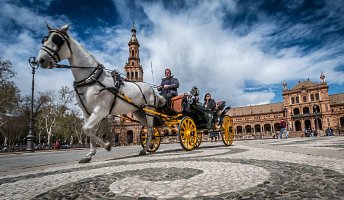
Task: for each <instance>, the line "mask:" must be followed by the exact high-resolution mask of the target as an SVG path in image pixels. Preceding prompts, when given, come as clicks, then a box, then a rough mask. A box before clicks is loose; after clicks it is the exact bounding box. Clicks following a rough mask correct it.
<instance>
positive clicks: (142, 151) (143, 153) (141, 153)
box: [139, 149, 147, 156]
mask: <svg viewBox="0 0 344 200" xmlns="http://www.w3.org/2000/svg"><path fill="white" fill-rule="evenodd" d="M146 154H147V153H146V151H145V150H144V149H142V150H141V151H140V153H139V155H140V156H144V155H146Z"/></svg>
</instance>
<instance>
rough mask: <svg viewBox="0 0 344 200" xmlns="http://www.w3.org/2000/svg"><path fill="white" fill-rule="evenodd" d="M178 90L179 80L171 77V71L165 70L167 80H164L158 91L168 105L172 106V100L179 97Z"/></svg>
mask: <svg viewBox="0 0 344 200" xmlns="http://www.w3.org/2000/svg"><path fill="white" fill-rule="evenodd" d="M177 88H179V81H178V79H176V78H174V77H173V76H172V75H171V70H170V69H165V78H163V79H162V81H161V84H160V86H158V91H160V94H161V95H162V96H163V97H165V99H166V102H167V105H170V101H171V98H172V97H174V96H177V95H178V92H177Z"/></svg>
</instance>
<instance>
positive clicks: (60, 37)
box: [41, 29, 72, 63]
mask: <svg viewBox="0 0 344 200" xmlns="http://www.w3.org/2000/svg"><path fill="white" fill-rule="evenodd" d="M52 33H55V34H54V35H53V37H52V38H51V40H52V42H53V43H54V44H55V45H56V46H57V49H56V50H53V49H51V48H49V47H47V46H45V45H43V44H44V42H45V41H47V39H48V38H49V37H50V35H51V34H52ZM65 42H67V45H68V49H69V51H70V53H71V54H72V49H71V47H70V43H69V36H68V35H67V34H66V33H64V32H62V31H59V30H57V29H51V30H49V34H48V36H45V37H43V39H42V47H41V49H42V50H43V51H45V52H46V53H47V54H48V55H49V57H50V58H51V59H53V60H54V61H55V63H58V62H60V61H61V59H60V56H59V51H60V49H61V47H62V46H63V44H64V43H65Z"/></svg>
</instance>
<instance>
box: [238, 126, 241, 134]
mask: <svg viewBox="0 0 344 200" xmlns="http://www.w3.org/2000/svg"><path fill="white" fill-rule="evenodd" d="M237 134H242V126H237Z"/></svg>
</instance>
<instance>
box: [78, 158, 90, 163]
mask: <svg viewBox="0 0 344 200" xmlns="http://www.w3.org/2000/svg"><path fill="white" fill-rule="evenodd" d="M90 161H91V158H82V159H81V160H80V161H79V163H89V162H90Z"/></svg>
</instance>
